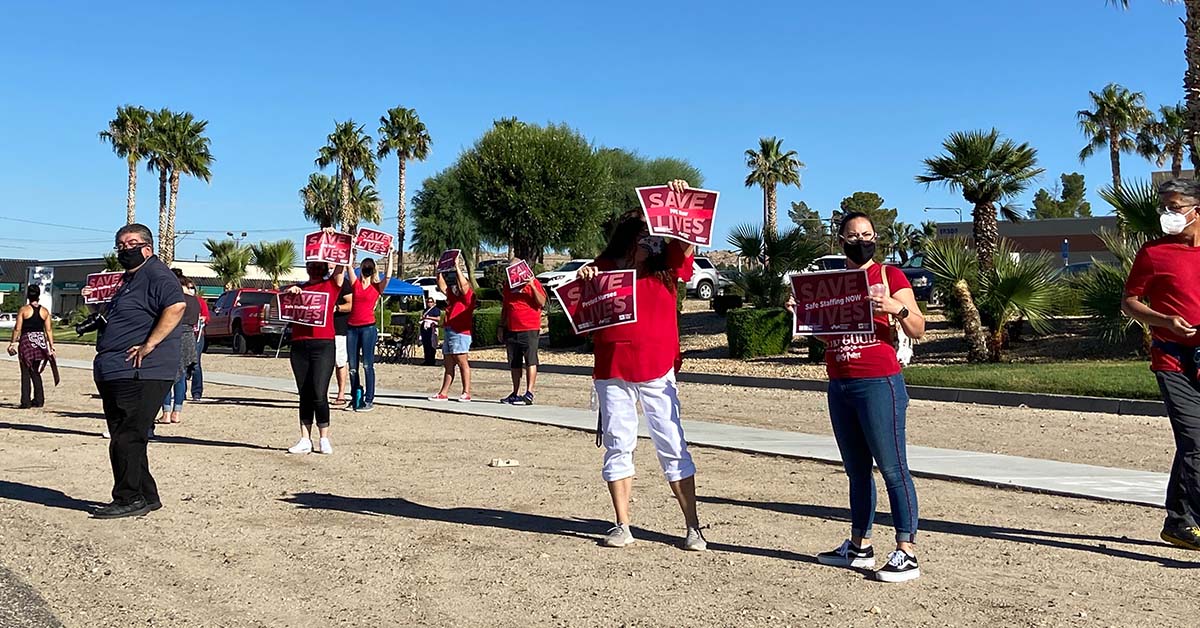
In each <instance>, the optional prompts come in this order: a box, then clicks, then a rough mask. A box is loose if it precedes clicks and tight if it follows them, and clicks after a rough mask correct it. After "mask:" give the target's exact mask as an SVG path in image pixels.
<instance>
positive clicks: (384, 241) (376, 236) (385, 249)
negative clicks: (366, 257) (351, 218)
mask: <svg viewBox="0 0 1200 628" xmlns="http://www.w3.org/2000/svg"><path fill="white" fill-rule="evenodd" d="M354 248H356V249H362V250H364V251H367V252H368V253H374V254H376V255H380V256H383V255H387V254H388V253H390V252H391V251H392V234H390V233H384V232H382V231H376V230H374V229H359V230H358V237H357V238H356V239H355V240H354Z"/></svg>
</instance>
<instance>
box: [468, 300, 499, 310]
mask: <svg viewBox="0 0 1200 628" xmlns="http://www.w3.org/2000/svg"><path fill="white" fill-rule="evenodd" d="M502 305H504V302H503V301H501V300H500V299H479V304H478V305H476V306H475V309H476V310H490V309H492V308H498V307H501V306H502Z"/></svg>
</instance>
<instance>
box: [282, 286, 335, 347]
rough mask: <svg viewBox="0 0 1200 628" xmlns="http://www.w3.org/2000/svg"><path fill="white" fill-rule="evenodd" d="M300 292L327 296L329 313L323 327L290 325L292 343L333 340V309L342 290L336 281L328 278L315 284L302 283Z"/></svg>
mask: <svg viewBox="0 0 1200 628" xmlns="http://www.w3.org/2000/svg"><path fill="white" fill-rule="evenodd" d="M300 289H301V290H306V291H308V292H324V293H325V294H328V295H329V313H328V314H327V315H326V316H325V326H324V327H313V326H312V325H300V324H298V323H293V324H292V342H296V341H299V340H333V331H334V330H333V309H334V308H335V307H337V299H338V294H339V293H341V291H342V289H341V288H340V287H338V285H337V281H336V280H335V279H334V278H333V277H330V278H329V279H326V280H325V281H320V282H317V283H302V284H300Z"/></svg>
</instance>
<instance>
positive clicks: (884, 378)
mask: <svg viewBox="0 0 1200 628" xmlns="http://www.w3.org/2000/svg"><path fill="white" fill-rule="evenodd" d="M838 235H839V237H840V239H841V241H842V250H843V252H844V253H845V254H846V267H847V268H851V269H854V268H861V269H863V270H866V271H867V283H868V285H869V286H870V288H871V303H872V307H873V311H874V314H875V316H874V319H875V330H874V331H873V332H871V333H866V334H850V335H845V336H831V337H830V338H829V340H827V341H826V347H825V368H826V370H827V371H828V373H829V418H830V421H831V422H832V423H833V435H834V438H835V439H836V440H837V444H838V450H839V451H840V452H841V454H842V466H843V467H845V469H846V475H847V476H848V477H849V478H850V538H849V539H847V540H846V541H844V542H843V543H842V544H841V546H839V547H838V548H837V549H835V550H833V551H829V552H822V553H821V554H818V555H817V560H818V561H819V562H820V563H821V564H824V565H834V566H839V567H856V568H870V567H874V566H875V550H874V548H872V547H871V526H872V524H873V523H874V521H875V476H874V475H873V474H872V467H873V465H875V464H877V465H878V466H879V472H880V473H881V474H882V475H883V479H884V482H885V483H886V485H887V494H888V501H889V503H890V504H891V512H892V521H893V523H894V525H895V527H896V550H895V551H893V552H891V553H890V554H889V555H888V562H887V564H886V565H884V567H883V568H882V569H880V570H879V571H877V572H875V574H876V578H878V579H879V580H882V581H884V582H903V581H905V580H912V579H914V578H917V577H918V576H920V575H921V571H920V569H919V568H918V566H917V558H916V556H915V549H914V547H913V542H914V541H915V539H916V534H917V492H916V489H915V488H914V487H913V481H912V474H911V473H910V472H909V469H908V457H907V454H906V452H905V447H906V445H905V413H906V411H907V410H908V392H907V391H906V390H905V387H904V376H903V375H901V374H900V362H899V361H898V360H897V359H896V350H895V349H894V348H893V347H892V327H891V319H893V318H894V319H896V321H897V322H898V323H899V324H900V326H901V327H902V328H903V329H904V333H905V334H906V335H908V336H909V337H910V338H920V337H921V336H923V335H925V317H924V316H922V315H921V310H920V308H918V307H917V302H916V297H914V296H913V291H912V287H911V286H910V285H909V283H908V279H907V278H906V277H905V276H904V273H903V272H901V271H900V269H898V268H895V267H893V266H881V265H879V264H876V263H875V259H874V258H875V237H876V236H875V227H874V225H872V224H871V218H870V217H869V216H867V215H866V214H863V213H860V212H851V213H849V214H847V215H846V216H845V217H844V218H843V219H842V223H841V225H840V226H839V228H838ZM794 306H795V303H794V301H792V300H789V301H788V309H791V308H792V307H794Z"/></svg>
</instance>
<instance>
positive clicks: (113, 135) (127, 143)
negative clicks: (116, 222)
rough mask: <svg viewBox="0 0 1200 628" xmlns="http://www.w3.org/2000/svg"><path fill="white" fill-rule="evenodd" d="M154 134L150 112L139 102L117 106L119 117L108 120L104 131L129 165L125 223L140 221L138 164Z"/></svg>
mask: <svg viewBox="0 0 1200 628" xmlns="http://www.w3.org/2000/svg"><path fill="white" fill-rule="evenodd" d="M149 135H150V112H149V111H146V110H145V109H143V108H142V107H138V106H135V105H124V106H121V107H117V117H115V118H113V119H112V120H109V121H108V128H106V129H105V130H103V131H100V139H101V140H102V141H105V142H108V143H109V144H111V145H112V149H113V152H114V153H116V154H117V156H118V157H124V158H125V162H126V163H127V164H128V166H129V179H128V189H127V190H126V193H125V224H127V225H128V224H133V223H135V222H137V216H136V213H137V212H136V211H135V206H136V205H137V167H138V162H140V161H141V160H142V159H144V158H145V157H146V153H147V152H148V149H147V147H146V140H147V138H148V137H149Z"/></svg>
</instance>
